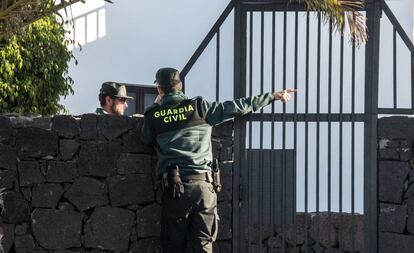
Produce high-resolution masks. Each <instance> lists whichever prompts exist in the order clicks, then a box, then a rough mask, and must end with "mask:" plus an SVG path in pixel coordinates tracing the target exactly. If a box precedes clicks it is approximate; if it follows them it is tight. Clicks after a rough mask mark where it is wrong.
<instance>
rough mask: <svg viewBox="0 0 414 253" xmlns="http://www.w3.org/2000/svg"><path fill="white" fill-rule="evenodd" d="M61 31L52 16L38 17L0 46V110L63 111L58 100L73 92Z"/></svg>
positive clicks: (69, 53) (66, 52)
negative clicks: (23, 30) (38, 18)
mask: <svg viewBox="0 0 414 253" xmlns="http://www.w3.org/2000/svg"><path fill="white" fill-rule="evenodd" d="M65 33H66V32H65V30H64V28H63V27H62V26H61V24H60V23H59V22H58V21H57V20H56V18H55V17H54V16H50V17H46V18H42V19H40V20H38V21H36V22H34V23H32V24H31V25H30V27H29V28H28V31H27V32H24V33H21V34H18V35H13V36H12V37H11V38H10V39H9V41H8V43H7V44H6V45H5V46H4V47H3V48H2V49H1V50H0V113H5V112H16V113H28V112H31V113H39V114H43V115H51V114H57V113H61V112H65V111H66V110H65V107H64V106H63V105H61V104H59V100H60V97H61V96H63V97H66V96H67V95H69V94H73V89H72V84H73V80H72V78H70V77H69V76H68V68H69V65H68V64H69V61H70V60H71V59H73V55H72V52H70V51H68V49H67V46H68V43H70V42H69V41H68V40H66V39H65Z"/></svg>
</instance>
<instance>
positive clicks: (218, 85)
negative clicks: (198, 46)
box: [216, 28, 220, 101]
mask: <svg viewBox="0 0 414 253" xmlns="http://www.w3.org/2000/svg"><path fill="white" fill-rule="evenodd" d="M216 38H217V40H216V45H217V47H216V101H219V100H220V28H219V29H218V30H217V37H216Z"/></svg>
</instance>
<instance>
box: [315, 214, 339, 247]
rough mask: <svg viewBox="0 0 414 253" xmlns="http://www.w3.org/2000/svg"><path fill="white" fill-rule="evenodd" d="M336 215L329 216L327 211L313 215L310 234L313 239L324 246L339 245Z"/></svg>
mask: <svg viewBox="0 0 414 253" xmlns="http://www.w3.org/2000/svg"><path fill="white" fill-rule="evenodd" d="M334 220H335V217H332V216H331V217H329V216H328V214H326V213H320V214H319V215H318V216H317V215H315V216H312V218H311V222H310V229H309V234H310V237H311V238H312V240H314V241H316V242H317V243H319V244H321V245H323V246H324V247H326V248H328V247H334V246H337V245H338V233H337V230H336V228H335V226H334V223H335V222H334Z"/></svg>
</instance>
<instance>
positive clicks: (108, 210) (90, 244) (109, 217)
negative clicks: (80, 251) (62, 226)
mask: <svg viewBox="0 0 414 253" xmlns="http://www.w3.org/2000/svg"><path fill="white" fill-rule="evenodd" d="M134 219H135V215H134V213H133V212H131V211H128V210H125V209H121V208H113V207H97V208H95V210H94V212H93V213H92V215H91V217H90V219H89V220H88V221H87V222H86V224H85V228H84V233H85V247H87V248H99V249H103V250H113V251H116V250H120V251H124V250H127V249H128V244H129V238H130V234H131V231H132V227H133V224H134Z"/></svg>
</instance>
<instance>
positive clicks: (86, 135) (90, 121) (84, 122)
mask: <svg viewBox="0 0 414 253" xmlns="http://www.w3.org/2000/svg"><path fill="white" fill-rule="evenodd" d="M97 124H98V116H97V115H96V114H83V115H82V117H81V121H80V127H81V130H80V138H81V139H82V140H94V139H96V137H97V136H98V129H97Z"/></svg>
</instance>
